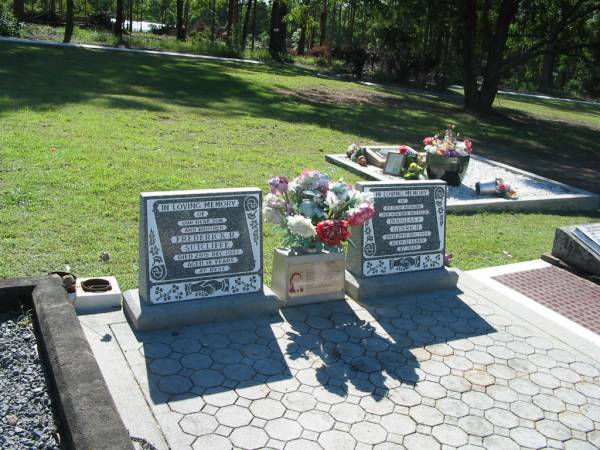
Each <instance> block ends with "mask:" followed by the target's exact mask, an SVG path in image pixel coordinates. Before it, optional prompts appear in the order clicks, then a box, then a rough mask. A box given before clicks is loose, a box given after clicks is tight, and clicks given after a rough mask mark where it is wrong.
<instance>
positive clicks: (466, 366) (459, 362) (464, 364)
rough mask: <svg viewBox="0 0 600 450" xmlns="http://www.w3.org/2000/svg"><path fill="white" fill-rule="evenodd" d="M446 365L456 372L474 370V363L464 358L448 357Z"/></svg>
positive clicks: (445, 359)
mask: <svg viewBox="0 0 600 450" xmlns="http://www.w3.org/2000/svg"><path fill="white" fill-rule="evenodd" d="M444 363H445V364H446V365H447V366H448V367H450V368H451V369H455V370H471V369H472V368H473V363H472V362H471V361H469V360H468V359H467V358H465V357H464V356H457V355H451V356H447V357H446V358H444Z"/></svg>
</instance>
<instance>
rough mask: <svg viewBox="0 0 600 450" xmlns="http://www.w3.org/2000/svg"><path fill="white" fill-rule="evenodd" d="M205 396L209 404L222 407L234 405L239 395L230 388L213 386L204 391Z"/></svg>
mask: <svg viewBox="0 0 600 450" xmlns="http://www.w3.org/2000/svg"><path fill="white" fill-rule="evenodd" d="M203 398H204V401H205V402H206V403H207V404H209V405H212V406H216V407H217V408H220V407H222V406H228V405H233V404H234V403H235V402H236V401H237V399H238V395H237V393H236V392H235V391H232V390H230V389H222V388H219V387H213V388H208V389H207V390H206V391H204V394H203Z"/></svg>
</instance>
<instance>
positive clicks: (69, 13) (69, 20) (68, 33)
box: [63, 0, 73, 44]
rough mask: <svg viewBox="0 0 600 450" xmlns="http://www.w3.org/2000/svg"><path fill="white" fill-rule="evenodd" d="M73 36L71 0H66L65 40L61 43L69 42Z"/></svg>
mask: <svg viewBox="0 0 600 450" xmlns="http://www.w3.org/2000/svg"><path fill="white" fill-rule="evenodd" d="M72 36H73V0H67V17H66V23H65V38H64V39H63V42H65V43H67V44H68V43H69V42H71V37H72Z"/></svg>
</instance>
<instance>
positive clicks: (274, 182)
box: [269, 176, 289, 194]
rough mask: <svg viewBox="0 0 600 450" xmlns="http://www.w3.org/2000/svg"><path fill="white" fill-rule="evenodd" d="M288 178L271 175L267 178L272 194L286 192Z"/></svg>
mask: <svg viewBox="0 0 600 450" xmlns="http://www.w3.org/2000/svg"><path fill="white" fill-rule="evenodd" d="M288 184H289V180H288V178H287V177H283V176H280V177H273V178H271V179H270V180H269V186H271V193H272V194H287V191H288Z"/></svg>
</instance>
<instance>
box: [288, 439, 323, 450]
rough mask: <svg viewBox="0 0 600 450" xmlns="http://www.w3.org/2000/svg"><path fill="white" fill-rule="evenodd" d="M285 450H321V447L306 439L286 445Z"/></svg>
mask: <svg viewBox="0 0 600 450" xmlns="http://www.w3.org/2000/svg"><path fill="white" fill-rule="evenodd" d="M285 450H321V446H320V445H319V444H317V443H316V442H315V441H309V440H308V439H296V440H295V441H290V442H288V443H287V444H286V446H285Z"/></svg>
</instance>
